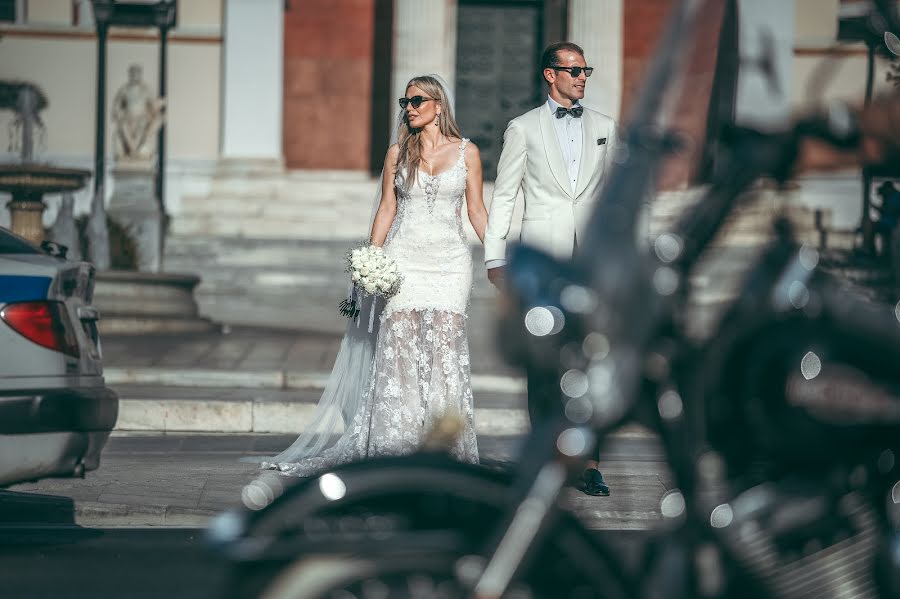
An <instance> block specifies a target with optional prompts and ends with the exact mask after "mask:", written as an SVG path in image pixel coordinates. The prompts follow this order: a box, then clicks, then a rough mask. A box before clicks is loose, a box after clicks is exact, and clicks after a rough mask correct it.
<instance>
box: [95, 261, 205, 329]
mask: <svg viewBox="0 0 900 599" xmlns="http://www.w3.org/2000/svg"><path fill="white" fill-rule="evenodd" d="M199 283H200V277H198V276H196V275H191V274H173V273H139V272H129V271H116V270H106V271H98V272H97V278H96V286H95V288H94V305H95V306H97V308H98V309H99V310H100V316H101V318H100V321H99V325H98V326H99V328H100V334H101V335H116V334H131V335H135V334H137V335H140V334H187V333H204V332H210V331H215V330H217V329H218V327H217V325H216V324H215V323H213V322H212V321H210V320H209V319H208V318H204V317H202V316H200V315H199V310H198V308H197V302H196V300H195V299H194V289H195V288H196V287H197V285H198V284H199Z"/></svg>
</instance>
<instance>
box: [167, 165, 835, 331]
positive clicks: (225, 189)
mask: <svg viewBox="0 0 900 599" xmlns="http://www.w3.org/2000/svg"><path fill="white" fill-rule="evenodd" d="M375 185H376V180H375V179H373V178H371V177H368V176H364V175H360V174H355V173H349V174H346V173H306V172H298V173H287V174H281V175H278V174H265V173H263V174H253V173H250V174H246V175H241V176H230V177H223V178H220V179H217V180H216V181H215V183H214V184H213V187H212V189H211V191H210V193H209V194H208V195H204V196H197V197H186V198H184V199H183V200H182V212H181V214H179V215H177V216H175V217H174V218H173V222H172V231H171V234H170V237H169V239H168V241H167V245H166V255H165V269H166V271H168V272H193V273H196V274H199V275H200V276H201V278H202V282H201V284H200V286H199V287H198V288H197V291H196V297H197V301H198V304H199V305H200V312H201V314H203V315H204V316H207V317H210V318H212V319H213V320H215V321H218V322H223V323H230V324H243V325H266V326H274V327H279V328H288V329H305V330H316V331H325V332H333V331H339V330H341V329H342V328H343V327H344V326H345V322H346V321H345V320H344V319H343V318H342V317H341V316H340V315H339V314H338V312H337V308H336V307H337V304H338V303H339V301H340V300H341V299H342V296H343V294H344V293H345V290H346V285H347V276H346V273H344V272H343V255H344V253H345V252H346V250H347V248H348V247H349V246H350V245H352V244H353V243H355V242H357V241H359V240H360V239H362V238H363V237H365V235H366V234H367V233H368V225H369V220H370V215H371V208H372V200H373V197H374V196H373V194H374V191H375ZM485 187H486V189H485V198H490V196H491V192H492V186H491V185H490V184H488V185H486V186H485ZM698 197H699V195H698V191H697V190H691V191H685V192H670V193H666V194H662V195H661V196H660V197H659V198H658V199H657V200H656V201H655V203H654V204H653V206H652V210H651V215H650V219H649V231H650V234H651V236H653V235H654V234H656V233H658V232H661V231H663V230H665V229H667V228H668V227H670V226H671V225H672V224H673V223H674V221H675V220H676V219H677V217H678V215H679V214H681V213H682V212H683V211H684V210H685V209H686V208H687V207H688V206H689V205H690V204H691V203H692V202H694V201H696V199H697V198H698ZM519 209H520V210H521V206H520V207H519ZM778 211H783V212H785V213H786V214H787V215H788V216H789V218H790V219H791V220H792V222H794V223H795V226H796V227H797V232H798V237H799V238H801V239H802V240H804V241H806V242H809V243H812V244H814V245H815V244H817V243H818V238H819V232H818V231H817V230H816V228H815V215H814V214H813V213H812V212H811V211H809V210H807V209H804V208H803V207H800V206H796V205H793V204H791V203H790V199H789V198H788V199H787V200H785V199H784V198H781V197H778V196H776V195H775V194H773V193H771V192H766V191H761V192H759V193H755V194H753V197H751V198H749V201H747V202H746V203H744V204H743V205H742V207H741V208H739V209H738V210H737V211H736V212H735V214H734V216H733V217H732V218H731V219H730V221H729V223H728V225H727V227H726V231H725V232H724V234H723V235H722V236H720V238H719V239H718V240H717V241H716V246H717V251H715V252H711V256H710V258H709V259H707V260H706V261H705V263H704V265H703V268H702V269H701V270H700V272H698V273H697V274H696V275H695V276H694V278H693V280H692V284H693V286H694V288H695V289H696V290H697V294H696V300H697V302H698V304H699V305H701V306H706V305H710V304H721V303H723V302H725V301H726V300H727V299H728V298H730V297H732V296H733V294H734V292H735V288H736V286H737V285H738V283H739V281H740V279H741V274H742V272H743V271H744V270H745V269H746V267H749V265H751V264H752V263H753V256H754V255H755V254H756V253H757V252H758V250H759V248H760V247H761V245H762V243H763V242H764V241H765V240H766V239H768V238H769V237H770V236H771V223H772V219H773V216H774V214H775V213H776V212H778ZM824 220H825V221H826V222H827V215H826V218H825V219H824ZM518 221H519V219H518V217H517V215H514V219H513V222H514V223H515V222H518ZM467 229H468V235H469V238H470V241H471V242H472V244H473V253H474V260H475V264H476V265H477V264H480V263H482V253H481V246H480V244H479V243H478V242H477V238H476V237H475V234H474V232H473V231H472V230H471V229H470V228H468V227H467ZM517 237H518V230H517V227H515V226H514V227H513V229H512V230H511V231H510V238H511V239H513V238H517ZM472 302H473V304H472V310H471V315H470V320H471V321H472V323H471V325H470V326H491V323H492V318H493V315H494V309H495V304H496V301H495V292H494V290H493V288H492V286H491V285H490V284H489V283H488V281H487V277H486V276H485V274H484V272H483V271H482V270H480V269H476V276H475V286H474V290H473V300H472Z"/></svg>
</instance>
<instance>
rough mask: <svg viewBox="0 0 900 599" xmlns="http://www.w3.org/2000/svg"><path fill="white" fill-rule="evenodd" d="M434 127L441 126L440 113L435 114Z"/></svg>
mask: <svg viewBox="0 0 900 599" xmlns="http://www.w3.org/2000/svg"><path fill="white" fill-rule="evenodd" d="M434 126H435V127H440V126H441V113H440V112H439V113H437V117H435V119H434Z"/></svg>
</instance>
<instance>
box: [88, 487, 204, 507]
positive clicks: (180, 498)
mask: <svg viewBox="0 0 900 599" xmlns="http://www.w3.org/2000/svg"><path fill="white" fill-rule="evenodd" d="M128 491H131V489H130V488H129V489H128ZM99 503H114V504H123V505H139V506H142V507H143V506H158V507H161V508H165V507H167V506H175V507H186V508H197V507H198V506H199V504H200V493H199V492H198V493H197V494H196V495H195V496H185V495H180V494H174V493H172V494H168V495H167V494H165V493H160V492H158V491H148V492H147V493H133V492H124V491H123V492H120V493H115V492H106V493H104V494H103V495H101V496H100V498H99Z"/></svg>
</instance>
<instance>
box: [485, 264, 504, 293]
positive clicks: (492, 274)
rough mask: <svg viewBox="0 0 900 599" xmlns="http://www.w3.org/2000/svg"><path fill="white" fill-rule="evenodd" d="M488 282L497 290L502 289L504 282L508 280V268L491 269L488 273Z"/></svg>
mask: <svg viewBox="0 0 900 599" xmlns="http://www.w3.org/2000/svg"><path fill="white" fill-rule="evenodd" d="M487 276H488V281H490V282H491V284H493V286H494V287H496V288H497V289H501V288H502V287H503V281H504V280H505V278H506V267H505V266H497V267H495V268H489V269H488V271H487Z"/></svg>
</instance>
